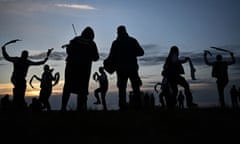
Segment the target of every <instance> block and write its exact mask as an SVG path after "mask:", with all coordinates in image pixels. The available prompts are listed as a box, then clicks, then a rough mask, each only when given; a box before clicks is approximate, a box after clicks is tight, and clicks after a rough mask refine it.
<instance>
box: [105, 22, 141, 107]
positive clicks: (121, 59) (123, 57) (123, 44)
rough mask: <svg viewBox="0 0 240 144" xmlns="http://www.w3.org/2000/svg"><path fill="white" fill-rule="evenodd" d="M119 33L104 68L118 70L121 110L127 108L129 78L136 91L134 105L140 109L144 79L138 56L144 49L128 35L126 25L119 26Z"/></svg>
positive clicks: (110, 71)
mask: <svg viewBox="0 0 240 144" xmlns="http://www.w3.org/2000/svg"><path fill="white" fill-rule="evenodd" d="M117 35H118V36H117V39H116V40H114V41H113V43H112V46H111V50H110V54H109V56H108V58H107V59H106V60H104V68H105V69H106V71H108V72H109V73H113V72H114V71H116V74H117V86H118V90H119V102H118V104H119V108H120V110H126V88H127V81H128V79H130V81H131V84H132V89H133V93H134V98H133V103H134V107H135V108H136V109H140V108H141V105H142V104H141V99H140V86H141V85H142V81H141V79H140V77H139V74H138V69H139V66H138V63H137V57H138V56H143V55H144V50H143V48H142V47H141V46H140V45H139V43H138V41H137V40H136V39H135V38H133V37H130V36H129V35H128V33H127V31H126V28H125V26H123V25H121V26H119V27H118V28H117ZM109 65H110V66H109Z"/></svg>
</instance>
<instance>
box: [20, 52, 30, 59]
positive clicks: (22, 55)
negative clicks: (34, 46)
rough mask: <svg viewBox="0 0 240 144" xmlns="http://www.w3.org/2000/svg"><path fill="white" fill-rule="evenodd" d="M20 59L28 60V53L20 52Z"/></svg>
mask: <svg viewBox="0 0 240 144" xmlns="http://www.w3.org/2000/svg"><path fill="white" fill-rule="evenodd" d="M21 58H23V59H27V58H28V51H26V50H24V51H22V54H21Z"/></svg>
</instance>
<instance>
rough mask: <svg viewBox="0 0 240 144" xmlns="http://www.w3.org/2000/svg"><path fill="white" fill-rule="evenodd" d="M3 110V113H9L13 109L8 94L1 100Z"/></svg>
mask: <svg viewBox="0 0 240 144" xmlns="http://www.w3.org/2000/svg"><path fill="white" fill-rule="evenodd" d="M1 109H2V110H3V111H8V110H10V109H11V101H10V99H9V95H8V94H6V95H4V97H2V98H1Z"/></svg>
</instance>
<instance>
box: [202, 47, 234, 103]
mask: <svg viewBox="0 0 240 144" xmlns="http://www.w3.org/2000/svg"><path fill="white" fill-rule="evenodd" d="M208 53H210V52H209V51H204V61H205V63H206V64H207V65H209V66H212V77H215V78H216V79H217V81H216V83H217V89H218V96H219V101H220V105H221V107H225V100H224V89H225V87H226V86H227V84H228V81H229V79H228V66H229V65H232V64H234V63H235V58H234V56H233V53H232V52H230V55H231V58H232V60H231V61H223V60H222V55H220V54H218V55H217V56H216V61H213V62H210V61H208V59H207V54H208Z"/></svg>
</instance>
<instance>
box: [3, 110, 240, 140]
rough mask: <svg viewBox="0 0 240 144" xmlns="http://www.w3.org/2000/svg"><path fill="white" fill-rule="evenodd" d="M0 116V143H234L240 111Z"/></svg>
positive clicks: (239, 134) (239, 129)
mask: <svg viewBox="0 0 240 144" xmlns="http://www.w3.org/2000/svg"><path fill="white" fill-rule="evenodd" d="M0 113H1V114H0V115H1V120H0V123H1V126H0V131H1V135H0V136H1V138H0V139H1V141H5V140H8V142H4V143H10V142H15V141H17V143H69V144H70V143H83V144H86V143H111V144H115V143H121V144H125V143H132V144H139V143H146V144H150V143H183V142H185V143H214V144H215V143H220V142H221V143H239V142H240V110H236V109H231V108H225V109H221V108H197V109H184V110H162V109H157V110H154V111H146V112H130V111H128V112H120V111H105V112H104V111H87V112H77V111H67V112H60V111H52V112H46V111H45V112H39V113H33V112H30V111H28V112H3V111H2V112H0ZM1 143H2V142H1ZM15 143H16V142H15Z"/></svg>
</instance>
